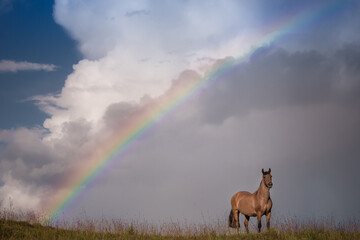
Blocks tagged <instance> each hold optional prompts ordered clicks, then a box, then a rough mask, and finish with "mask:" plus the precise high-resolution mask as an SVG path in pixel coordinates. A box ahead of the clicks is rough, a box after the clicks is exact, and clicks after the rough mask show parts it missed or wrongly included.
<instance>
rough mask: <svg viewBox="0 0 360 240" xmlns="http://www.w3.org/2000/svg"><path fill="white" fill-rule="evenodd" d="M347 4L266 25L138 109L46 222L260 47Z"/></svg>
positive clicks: (66, 185)
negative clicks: (246, 43)
mask: <svg viewBox="0 0 360 240" xmlns="http://www.w3.org/2000/svg"><path fill="white" fill-rule="evenodd" d="M349 2H351V1H350V0H349V1H342V0H336V1H327V2H326V1H325V2H324V4H320V5H316V6H313V7H312V8H311V9H304V10H303V11H299V12H298V13H296V14H292V15H289V16H286V17H285V18H283V19H280V21H277V22H275V23H273V24H271V25H269V26H268V27H267V28H266V29H262V32H263V34H262V35H261V37H258V38H257V39H253V41H252V42H253V44H252V46H254V47H253V48H251V49H248V50H247V51H246V52H245V53H244V54H243V55H242V56H241V57H238V58H236V59H231V60H229V61H223V63H222V64H219V65H218V66H217V67H216V68H215V69H214V70H213V71H211V72H209V73H207V74H206V75H205V76H202V77H194V76H189V77H187V78H185V80H184V79H183V80H182V81H179V82H178V83H175V84H174V86H173V87H172V88H171V89H169V90H168V91H167V92H166V93H165V94H164V95H163V96H161V97H159V98H158V99H155V100H154V101H153V102H152V103H151V104H148V105H146V106H144V107H143V108H141V110H139V111H138V112H137V113H135V114H134V115H133V116H132V117H130V118H129V119H128V120H127V121H126V122H125V123H124V124H122V125H121V126H120V127H119V128H118V129H117V130H116V131H114V132H113V133H112V134H111V135H110V136H106V138H105V140H104V141H103V142H102V144H101V146H100V147H99V146H97V147H96V148H94V151H93V152H92V153H90V154H89V155H88V156H86V157H84V159H86V160H84V161H85V162H86V165H82V166H80V165H79V166H76V167H74V169H73V170H72V171H70V172H69V174H68V175H66V176H65V177H64V179H63V181H62V182H61V184H59V189H61V190H58V191H57V192H56V193H55V195H53V196H52V197H51V198H49V199H48V200H47V201H46V204H45V209H46V210H45V211H46V214H47V216H48V218H47V221H50V222H53V221H54V220H56V219H57V218H58V216H59V214H60V213H62V212H63V211H64V210H65V209H66V207H67V206H68V205H69V204H70V203H71V202H73V201H74V199H75V198H77V196H79V195H80V194H81V193H82V192H83V189H84V188H85V186H88V185H89V184H90V183H91V182H92V181H94V179H95V178H96V176H98V175H100V173H102V172H104V171H105V169H106V168H107V167H109V166H110V165H111V163H112V162H114V161H119V160H120V159H121V158H122V157H123V156H124V155H125V154H126V152H128V151H129V150H130V149H131V147H134V146H135V143H136V140H138V139H139V138H141V137H143V136H144V135H145V133H146V132H149V130H150V129H151V128H152V127H153V126H155V125H157V124H158V123H159V122H161V121H163V120H164V119H165V118H166V117H168V116H170V115H171V113H173V112H175V111H177V109H178V108H179V107H180V106H183V105H185V103H186V102H189V101H191V99H192V98H194V97H195V96H196V95H198V94H200V93H201V92H202V90H203V89H205V88H208V87H210V86H211V85H212V84H214V83H215V82H216V81H218V80H221V79H222V78H224V77H226V75H229V74H231V73H232V72H233V71H234V70H235V69H236V67H237V66H239V64H241V63H245V62H246V61H248V59H249V57H250V56H251V55H252V54H253V53H254V52H255V51H256V50H257V49H258V48H259V47H262V46H264V45H268V44H271V43H272V42H274V41H275V40H278V39H280V38H282V37H284V36H286V35H288V34H289V33H292V32H295V31H297V30H300V29H302V28H304V27H306V26H308V25H310V24H312V23H314V22H316V21H319V20H321V19H322V18H325V17H327V16H330V15H331V14H333V13H335V12H336V11H339V9H342V8H344V7H345V6H346V5H348V3H349Z"/></svg>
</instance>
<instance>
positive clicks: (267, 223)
mask: <svg viewBox="0 0 360 240" xmlns="http://www.w3.org/2000/svg"><path fill="white" fill-rule="evenodd" d="M270 217H271V212H267V213H266V228H267V230H269V229H270Z"/></svg>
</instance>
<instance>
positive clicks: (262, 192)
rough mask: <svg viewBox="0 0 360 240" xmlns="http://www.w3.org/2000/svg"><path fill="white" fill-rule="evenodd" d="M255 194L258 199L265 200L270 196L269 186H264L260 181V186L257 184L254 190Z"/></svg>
mask: <svg viewBox="0 0 360 240" xmlns="http://www.w3.org/2000/svg"><path fill="white" fill-rule="evenodd" d="M256 196H257V197H258V198H259V199H262V200H266V201H267V200H268V199H269V198H270V191H269V188H267V187H266V186H265V183H264V181H261V182H260V186H259V188H258V190H257V191H256Z"/></svg>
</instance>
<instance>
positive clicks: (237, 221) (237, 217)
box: [233, 210, 240, 233]
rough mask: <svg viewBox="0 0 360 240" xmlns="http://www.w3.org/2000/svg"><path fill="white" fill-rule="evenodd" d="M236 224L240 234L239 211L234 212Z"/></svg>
mask: <svg viewBox="0 0 360 240" xmlns="http://www.w3.org/2000/svg"><path fill="white" fill-rule="evenodd" d="M233 213H234V218H235V223H236V229H237V231H238V233H239V232H240V222H239V210H233Z"/></svg>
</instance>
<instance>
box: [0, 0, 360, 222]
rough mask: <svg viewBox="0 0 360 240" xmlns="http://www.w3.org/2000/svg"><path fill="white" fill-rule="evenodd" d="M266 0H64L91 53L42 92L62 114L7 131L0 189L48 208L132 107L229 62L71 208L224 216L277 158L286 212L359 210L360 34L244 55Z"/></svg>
mask: <svg viewBox="0 0 360 240" xmlns="http://www.w3.org/2000/svg"><path fill="white" fill-rule="evenodd" d="M254 2H255V3H254V5H251V8H250V9H254V11H249V10H248V9H249V8H248V7H249V6H242V5H241V4H238V1H226V2H219V1H206V2H189V1H179V2H172V3H171V4H169V3H166V2H165V3H162V4H161V5H160V4H158V3H157V2H156V1H154V2H151V1H130V2H119V1H109V2H106V3H104V1H91V2H88V1H76V2H75V1H61V0H58V1H56V2H55V6H54V11H55V12H54V16H55V19H56V21H57V22H58V23H59V24H60V25H61V26H63V27H64V28H65V29H66V30H67V31H68V32H69V34H70V35H71V36H72V37H73V38H74V39H75V40H76V41H77V42H78V44H79V50H80V51H81V53H82V54H83V56H84V59H83V60H81V61H80V62H78V63H77V64H75V65H74V66H73V68H74V69H73V72H72V73H71V74H70V75H69V76H67V79H66V81H65V85H64V87H63V88H62V90H61V92H60V93H59V94H56V95H55V94H54V95H53V94H49V95H46V96H35V97H33V100H36V101H37V104H38V105H39V106H40V107H41V109H42V110H44V111H45V112H46V113H48V114H49V115H50V117H49V118H48V119H46V120H45V122H44V128H43V129H25V128H18V129H12V130H4V131H1V132H0V139H1V144H0V164H1V168H0V169H1V170H0V171H2V174H1V176H3V177H1V184H2V186H1V189H2V190H1V191H2V193H4V195H1V196H4V197H3V198H6V196H8V195H10V194H13V195H14V194H15V193H17V192H18V189H23V191H22V192H23V193H24V196H21V197H19V199H25V200H21V201H19V204H24V202H26V199H28V198H29V196H32V197H33V199H35V200H36V201H35V202H34V203H32V204H30V205H31V206H33V205H36V204H39V205H40V206H41V204H42V203H43V201H41V202H40V203H39V201H38V199H42V200H43V199H45V198H47V197H48V196H49V195H53V194H54V193H56V192H57V191H62V190H64V189H65V188H66V187H68V186H66V185H62V184H61V183H62V182H63V181H64V182H66V180H67V178H66V177H69V174H70V173H74V168H76V167H79V166H87V164H88V163H87V161H86V160H87V158H86V157H84V156H88V154H91V153H93V151H95V150H101V149H102V148H103V147H104V146H103V145H102V144H104V142H105V141H106V137H107V136H108V135H111V134H112V133H114V132H116V131H117V130H118V128H121V127H122V126H123V124H124V123H126V122H127V121H128V120H129V119H131V117H132V116H134V115H136V114H137V113H138V112H141V111H142V110H143V109H144V108H145V107H148V106H151V105H152V104H157V102H159V101H163V100H164V99H166V98H167V94H169V92H171V91H172V89H174V88H177V87H178V86H181V85H182V84H183V83H184V82H186V81H189V80H192V79H193V78H199V77H201V76H202V75H203V74H204V73H206V72H207V71H208V72H209V71H210V72H211V71H213V70H214V69H216V68H217V67H218V66H219V65H221V64H222V63H223V62H225V61H226V62H228V63H229V64H230V65H232V68H231V71H230V72H229V73H228V74H224V75H222V77H221V78H220V79H217V81H214V83H213V84H212V85H211V86H209V87H208V88H205V89H204V90H203V91H202V93H201V94H200V95H198V96H196V97H195V98H192V99H191V101H190V102H188V103H186V104H184V105H183V106H182V107H181V108H179V109H178V110H177V111H175V112H173V113H172V114H171V115H169V116H168V117H167V118H166V119H165V120H164V121H162V122H158V123H157V124H155V125H154V126H152V128H151V130H150V131H149V133H148V134H147V135H146V136H144V137H143V138H141V139H138V140H137V142H136V148H134V150H133V151H129V152H128V153H127V154H126V155H125V156H123V157H121V158H119V159H116V161H115V162H114V163H113V164H112V165H111V167H109V169H107V171H105V172H104V173H103V175H101V176H99V177H98V178H97V179H96V181H94V182H92V183H91V184H90V185H88V186H86V187H85V190H84V191H85V196H86V197H83V198H81V197H80V198H79V199H77V201H78V202H77V203H74V205H73V206H72V207H73V208H71V209H68V210H71V211H67V212H66V214H68V216H76V215H77V214H78V213H79V211H82V210H83V209H85V211H86V212H87V214H88V215H89V216H91V217H94V218H96V217H99V216H106V217H109V218H110V217H116V218H119V217H123V218H130V219H134V218H137V217H138V218H141V219H144V218H145V219H149V220H156V221H162V220H165V221H166V220H168V219H173V220H174V219H180V220H182V219H184V218H186V219H187V220H189V221H191V222H201V221H203V220H204V217H210V218H221V217H223V215H224V213H226V214H227V213H228V211H229V208H230V204H229V200H230V197H231V195H232V194H234V193H235V192H236V191H239V190H247V191H255V190H256V188H257V187H258V184H259V181H260V174H261V173H260V170H261V168H268V167H271V168H272V171H273V173H274V174H273V176H274V188H273V189H272V190H271V191H272V193H271V194H272V198H273V200H274V212H273V213H274V216H275V217H276V216H278V217H279V216H281V215H285V214H289V213H291V214H295V215H297V216H299V215H302V216H305V217H306V216H314V215H317V216H320V215H325V216H328V215H332V216H337V217H339V218H341V217H348V216H357V215H358V214H357V213H359V211H360V209H359V208H358V207H357V208H356V206H358V204H357V202H359V199H360V196H359V194H358V192H356V191H355V192H354V191H353V189H357V188H356V187H357V186H356V183H357V179H356V176H357V172H356V171H357V170H356V169H358V168H359V167H360V166H359V161H357V159H359V157H360V152H359V149H358V144H357V143H358V142H359V141H360V132H359V127H358V126H359V124H360V115H359V111H358V109H359V107H360V106H359V104H360V101H359V100H360V99H359V96H360V92H359V91H360V88H359V82H360V79H359V77H358V76H359V61H358V59H359V56H360V53H359V51H358V50H357V49H359V45H358V42H357V41H354V42H353V43H352V44H345V43H344V41H339V39H337V40H336V44H330V45H331V46H334V47H333V48H332V50H331V51H323V49H320V50H319V49H318V48H317V46H318V42H317V41H315V42H316V43H314V44H313V45H311V44H310V45H306V47H304V48H301V44H302V43H303V42H302V40H299V41H298V40H291V39H290V40H291V41H289V43H291V44H289V45H291V46H296V47H289V46H287V45H286V44H284V45H286V46H285V47H284V48H280V47H277V46H278V45H277V44H280V43H281V42H277V44H271V45H270V46H263V48H260V49H258V51H256V52H255V53H254V54H253V55H252V56H251V57H250V58H249V59H247V61H245V62H243V63H241V64H238V62H237V61H235V59H236V58H237V57H239V56H241V54H242V53H244V52H246V51H248V50H249V49H251V47H255V48H256V47H258V46H253V45H252V44H253V42H252V41H250V40H251V39H254V36H261V33H254V35H250V36H248V35H247V33H249V32H250V31H249V29H250V28H251V27H252V26H256V25H257V24H260V23H259V22H256V21H255V20H254V19H256V16H257V14H255V13H256V12H257V10H258V9H257V5H258V4H259V5H261V4H260V3H261V1H254ZM143 9H144V10H145V9H146V11H149V13H150V14H140V15H137V14H135V15H133V16H132V17H127V16H126V13H131V12H134V13H135V12H136V11H141V10H143ZM279 9H280V8H279ZM262 10H264V9H262ZM265 10H266V9H265ZM265 10H264V12H263V13H264V14H265V13H266V11H265ZM95 13H96V14H95ZM209 16H211V17H209ZM265 19H267V20H269V19H268V18H265ZM254 21H255V22H254ZM346 21H347V20H346ZM346 21H345V22H346ZM247 24H248V25H247ZM260 25H261V24H260ZM344 26H345V25H344ZM346 26H349V25H346ZM351 26H353V25H350V27H349V28H350V30H351ZM234 29H235V30H234ZM326 29H332V28H326ZM332 30H333V29H332ZM345 30H346V31H345ZM345 30H344V31H345V32H348V31H349V32H350V30H349V29H345ZM229 33H231V34H229ZM321 33H322V34H323V35H322V37H321V38H320V39H327V37H326V36H329V35H328V33H327V32H326V31H321ZM308 34H309V35H308V36H307V37H306V38H307V39H311V36H312V35H311V34H312V33H311V32H310V33H308ZM317 39H319V38H317ZM330 42H331V41H330ZM324 45H326V44H325V43H324ZM227 56H230V57H228V58H227ZM144 60H145V61H144ZM5 172H6V173H7V174H5ZM29 189H30V190H29ZM349 192H350V193H351V198H348V199H344V198H343V197H342V196H345V195H347V194H348V193H349ZM339 193H340V194H339ZM104 196H106V197H105V198H104ZM144 196H146V197H144ZM309 196H310V197H309ZM324 199H326V201H324ZM174 206H176V207H174ZM354 206H355V207H354ZM329 209H330V210H331V212H329ZM65 211H66V210H65ZM356 214H357V215H356Z"/></svg>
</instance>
